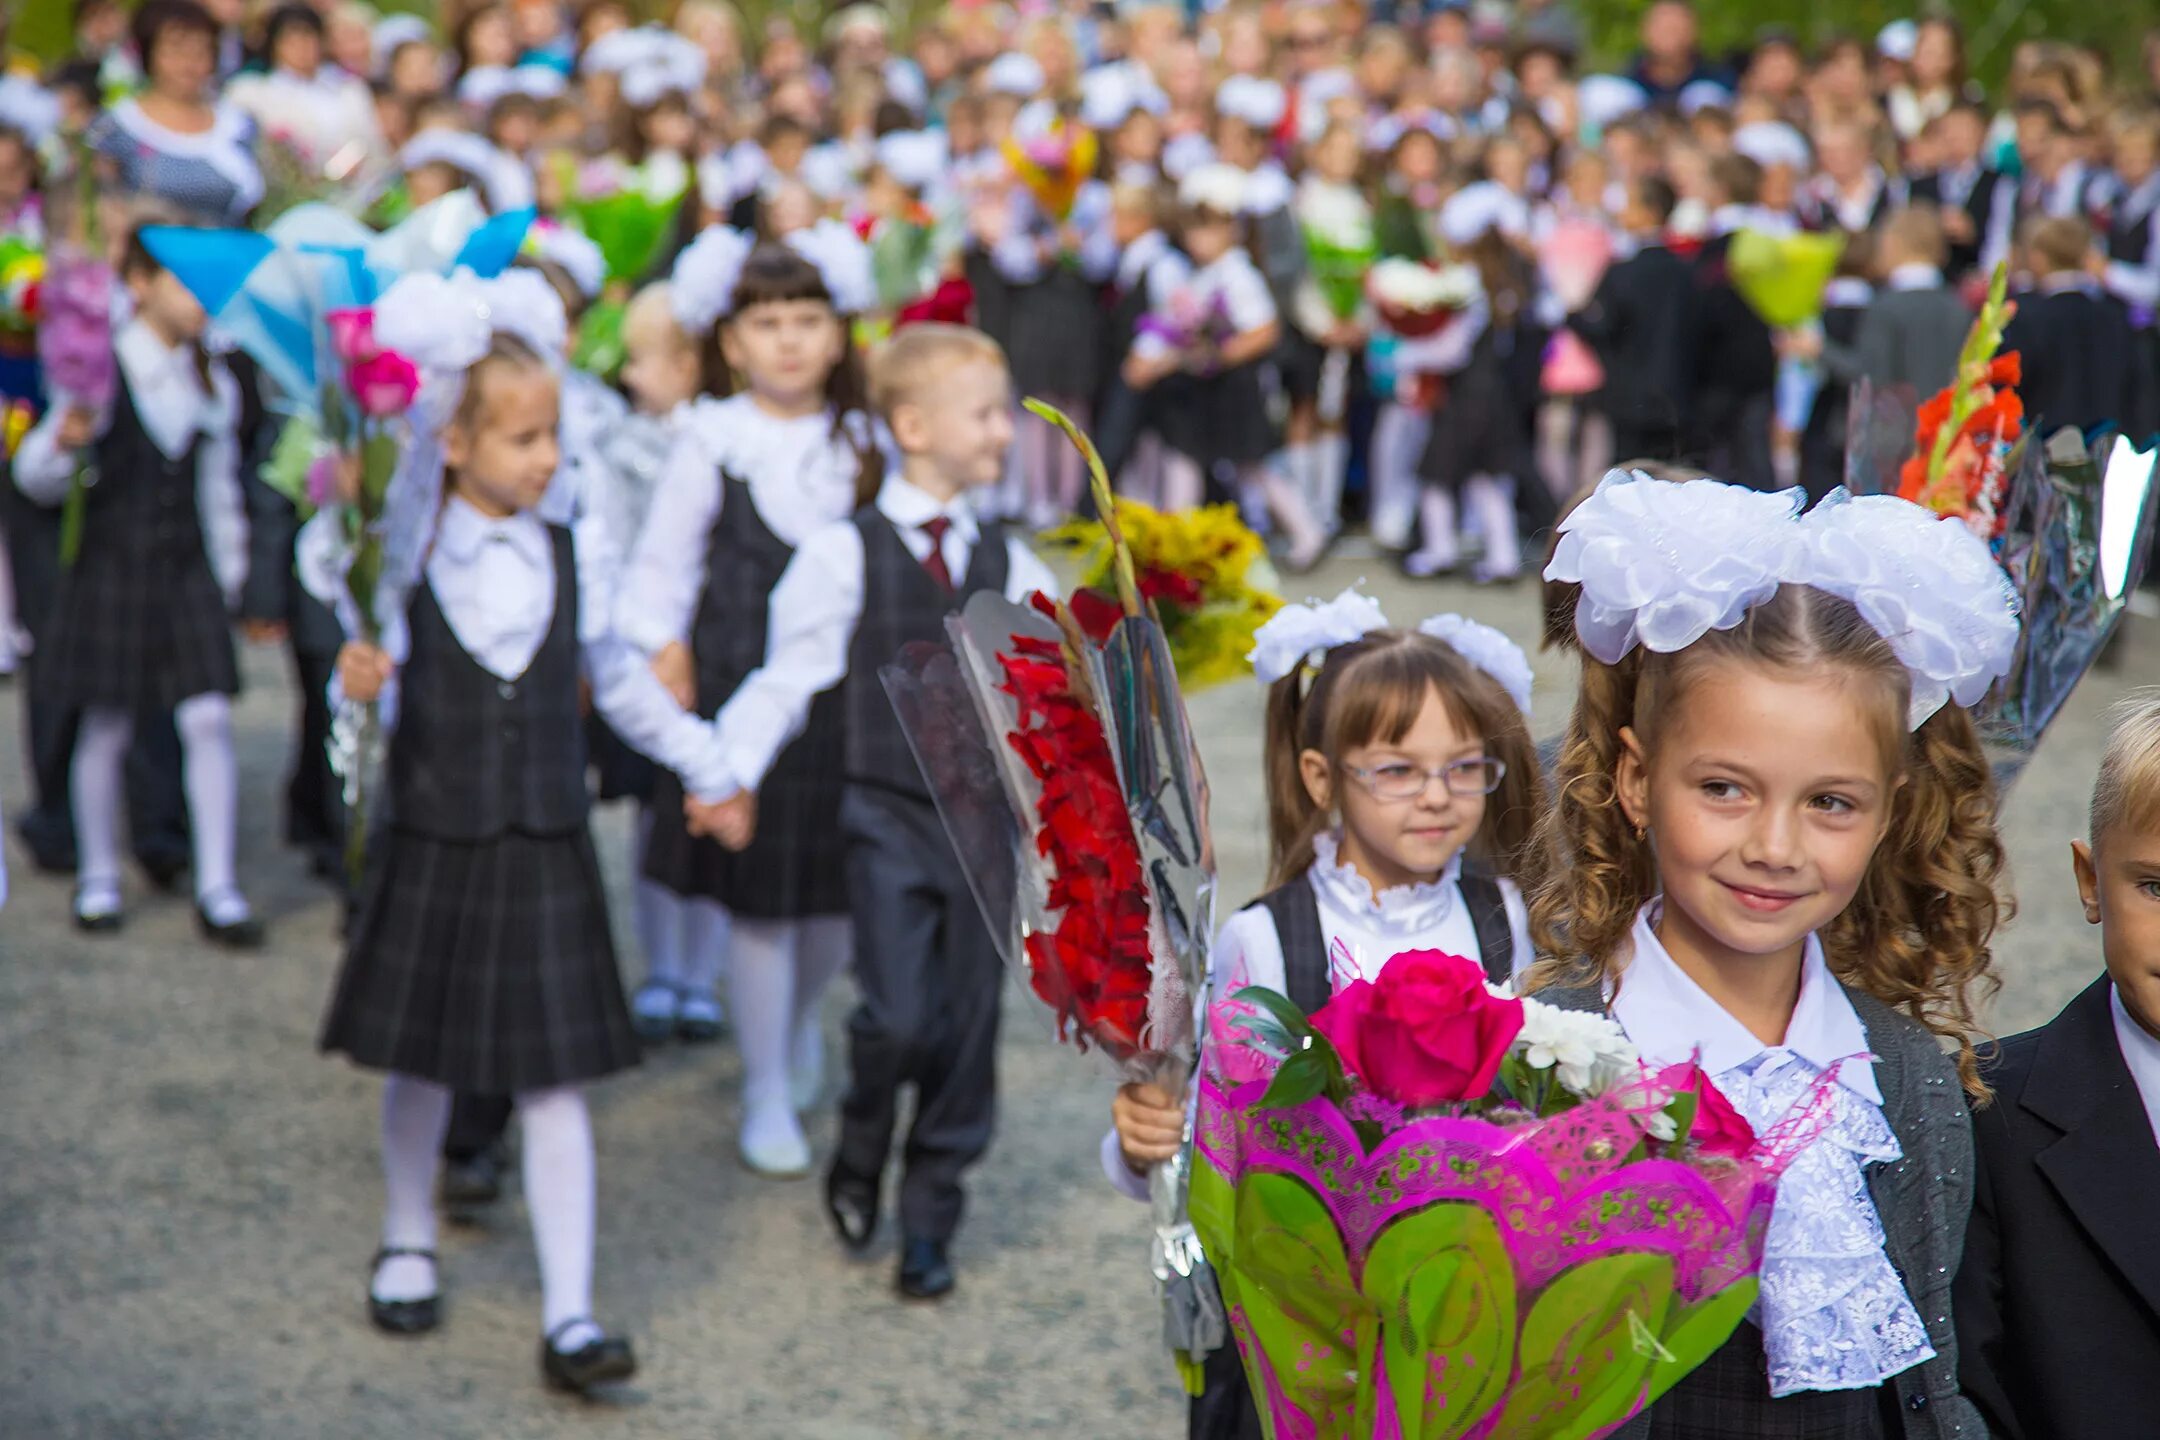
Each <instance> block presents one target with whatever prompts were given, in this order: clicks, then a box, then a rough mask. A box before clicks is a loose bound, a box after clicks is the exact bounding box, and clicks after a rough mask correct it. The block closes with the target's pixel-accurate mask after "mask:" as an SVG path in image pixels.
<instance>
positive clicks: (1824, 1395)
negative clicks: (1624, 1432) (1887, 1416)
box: [1650, 1320, 1888, 1440]
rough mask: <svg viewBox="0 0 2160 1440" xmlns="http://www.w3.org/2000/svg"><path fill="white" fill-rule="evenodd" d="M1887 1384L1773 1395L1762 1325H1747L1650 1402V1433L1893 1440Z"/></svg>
mask: <svg viewBox="0 0 2160 1440" xmlns="http://www.w3.org/2000/svg"><path fill="white" fill-rule="evenodd" d="M1883 1404H1884V1400H1883V1391H1882V1389H1881V1388H1880V1387H1878V1388H1876V1389H1873V1390H1825V1391H1804V1392H1802V1393H1800V1394H1798V1395H1788V1396H1786V1397H1785V1398H1784V1399H1782V1400H1773V1399H1771V1398H1770V1371H1769V1365H1768V1363H1767V1362H1766V1361H1765V1360H1764V1358H1763V1342H1762V1331H1761V1330H1759V1329H1757V1328H1756V1326H1755V1324H1754V1322H1753V1321H1748V1320H1743V1321H1742V1322H1741V1323H1740V1328H1739V1329H1737V1330H1735V1331H1733V1334H1732V1338H1731V1339H1730V1340H1727V1341H1726V1342H1725V1343H1724V1344H1723V1345H1721V1346H1719V1347H1718V1348H1717V1349H1716V1350H1715V1351H1713V1352H1712V1353H1711V1356H1710V1358H1709V1359H1708V1360H1705V1361H1704V1362H1703V1363H1702V1364H1701V1365H1700V1366H1698V1367H1696V1368H1695V1369H1694V1370H1692V1371H1690V1372H1688V1374H1687V1375H1686V1376H1685V1377H1684V1378H1683V1379H1682V1380H1681V1381H1680V1383H1679V1384H1677V1385H1675V1386H1673V1388H1672V1389H1671V1390H1669V1391H1667V1392H1666V1393H1665V1396H1664V1398H1662V1399H1660V1400H1659V1401H1658V1402H1657V1404H1655V1405H1653V1406H1651V1407H1650V1440H1735V1437H1743V1436H1744V1437H1746V1440H1885V1436H1886V1435H1887V1434H1888V1432H1887V1430H1886V1429H1885V1428H1884V1422H1883Z"/></svg>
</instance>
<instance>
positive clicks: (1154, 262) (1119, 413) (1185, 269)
mask: <svg viewBox="0 0 2160 1440" xmlns="http://www.w3.org/2000/svg"><path fill="white" fill-rule="evenodd" d="M1191 268H1192V265H1191V262H1190V261H1188V260H1186V258H1185V256H1184V254H1183V252H1182V251H1180V250H1179V249H1178V248H1177V247H1176V246H1175V245H1172V244H1171V243H1170V237H1169V236H1167V235H1165V234H1163V232H1162V231H1160V230H1150V231H1148V232H1147V233H1146V234H1145V235H1142V236H1140V237H1139V238H1138V239H1136V240H1134V241H1133V243H1132V244H1130V245H1128V246H1126V247H1125V249H1124V251H1123V252H1122V253H1121V254H1120V255H1119V256H1118V262H1117V269H1116V270H1115V271H1114V272H1113V273H1112V276H1111V281H1110V310H1109V314H1108V316H1107V317H1106V318H1105V320H1104V323H1103V354H1102V360H1101V362H1100V371H1101V374H1102V377H1103V380H1102V390H1101V395H1100V398H1099V399H1098V400H1097V402H1096V406H1095V417H1096V418H1095V448H1096V450H1097V451H1098V452H1099V453H1100V454H1101V456H1102V461H1103V469H1104V471H1105V472H1106V473H1107V474H1109V475H1110V477H1111V478H1112V479H1113V480H1115V479H1116V478H1117V477H1118V476H1119V475H1120V474H1121V473H1122V472H1123V471H1124V469H1125V466H1126V464H1127V462H1129V461H1130V460H1131V459H1132V456H1133V452H1134V450H1135V449H1136V448H1137V447H1138V445H1139V443H1140V439H1141V437H1142V435H1143V434H1145V433H1146V432H1147V431H1148V430H1150V429H1151V428H1157V427H1156V425H1155V420H1154V417H1153V416H1152V414H1151V413H1150V411H1151V407H1150V405H1149V404H1148V397H1146V396H1144V395H1142V394H1141V393H1140V392H1138V391H1136V390H1134V389H1133V388H1132V387H1131V386H1130V385H1127V384H1126V383H1125V375H1124V367H1125V357H1126V356H1127V355H1129V354H1131V353H1132V347H1133V340H1134V338H1135V336H1136V334H1137V333H1138V330H1139V326H1140V320H1141V317H1142V316H1144V315H1146V314H1147V313H1148V312H1149V311H1150V310H1154V309H1160V308H1162V307H1164V306H1167V305H1168V304H1169V297H1170V293H1171V292H1172V291H1173V290H1174V289H1175V288H1176V287H1177V286H1178V285H1179V284H1181V283H1183V281H1184V280H1185V277H1186V275H1187V274H1188V273H1189V272H1190V270H1191Z"/></svg>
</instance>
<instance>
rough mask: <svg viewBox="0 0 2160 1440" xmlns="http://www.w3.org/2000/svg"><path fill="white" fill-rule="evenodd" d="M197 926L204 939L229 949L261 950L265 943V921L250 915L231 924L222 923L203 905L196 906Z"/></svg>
mask: <svg viewBox="0 0 2160 1440" xmlns="http://www.w3.org/2000/svg"><path fill="white" fill-rule="evenodd" d="M195 928H197V929H198V930H200V931H202V934H203V939H205V940H208V941H209V942H210V943H211V944H213V945H222V946H224V947H225V948H226V949H227V950H260V949H262V945H263V923H262V921H260V920H257V919H256V918H255V917H254V916H252V915H250V916H248V917H247V918H246V919H244V920H235V921H233V922H232V924H230V925H220V924H218V923H217V921H215V920H212V919H211V918H210V913H209V912H208V911H207V910H205V909H203V908H202V906H200V905H197V906H196V907H195Z"/></svg>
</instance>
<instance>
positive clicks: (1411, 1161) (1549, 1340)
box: [1192, 950, 1835, 1440]
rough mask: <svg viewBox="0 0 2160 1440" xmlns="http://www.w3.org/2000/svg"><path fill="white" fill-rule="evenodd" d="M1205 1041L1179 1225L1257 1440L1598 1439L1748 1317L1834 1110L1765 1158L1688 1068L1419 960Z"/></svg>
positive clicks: (1229, 1013)
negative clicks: (1215, 1293) (1215, 1291)
mask: <svg viewBox="0 0 2160 1440" xmlns="http://www.w3.org/2000/svg"><path fill="white" fill-rule="evenodd" d="M1210 1026H1211V1030H1212V1031H1213V1032H1214V1033H1213V1035H1212V1036H1211V1040H1210V1043H1209V1046H1208V1050H1207V1055H1208V1065H1207V1073H1206V1074H1204V1075H1203V1077H1202V1079H1201V1084H1200V1105H1199V1115H1198V1120H1197V1123H1196V1141H1197V1147H1198V1156H1197V1159H1196V1162H1195V1166H1194V1171H1193V1178H1192V1215H1193V1221H1194V1223H1195V1225H1196V1226H1197V1227H1198V1229H1199V1233H1200V1236H1201V1238H1202V1240H1203V1241H1204V1242H1205V1244H1206V1248H1207V1253H1208V1255H1209V1256H1210V1257H1211V1258H1212V1260H1213V1264H1214V1269H1215V1274H1216V1275H1217V1277H1218V1278H1219V1281H1220V1284H1221V1287H1222V1295H1223V1301H1224V1304H1225V1306H1226V1309H1227V1312H1228V1315H1229V1318H1230V1325H1231V1329H1232V1331H1233V1332H1234V1333H1235V1335H1236V1337H1237V1344H1238V1349H1239V1352H1240V1355H1241V1358H1242V1359H1243V1361H1244V1365H1245V1372H1246V1376H1247V1379H1248V1380H1249V1382H1250V1383H1251V1385H1252V1387H1253V1393H1254V1396H1255V1398H1256V1400H1257V1401H1258V1402H1259V1406H1260V1410H1261V1413H1262V1415H1263V1416H1264V1417H1265V1419H1266V1422H1267V1425H1268V1430H1269V1433H1270V1434H1272V1435H1275V1436H1277V1437H1283V1436H1293V1435H1294V1436H1301V1437H1311V1440H1365V1437H1373V1440H1411V1437H1421V1440H1444V1437H1471V1436H1475V1437H1479V1440H1516V1437H1519V1440H1532V1437H1537V1440H1591V1437H1596V1436H1603V1435H1608V1434H1610V1433H1611V1432H1612V1431H1613V1430H1614V1429H1616V1428H1617V1427H1618V1426H1619V1425H1621V1424H1622V1423H1624V1422H1625V1421H1626V1420H1627V1419H1628V1418H1629V1417H1630V1416H1632V1415H1634V1414H1636V1413H1637V1412H1638V1411H1640V1410H1641V1409H1643V1408H1644V1407H1645V1406H1647V1405H1648V1404H1649V1403H1650V1402H1651V1401H1653V1400H1655V1399H1656V1398H1657V1397H1658V1396H1659V1395H1660V1394H1662V1393H1663V1392H1664V1391H1665V1390H1667V1389H1668V1388H1670V1387H1671V1386H1672V1385H1673V1384H1674V1383H1675V1382H1676V1381H1677V1380H1679V1379H1680V1377H1681V1376H1683V1375H1685V1374H1686V1373H1687V1372H1688V1371H1689V1370H1690V1369H1692V1368H1694V1366H1696V1365H1697V1364H1699V1363H1700V1362H1701V1361H1703V1360H1704V1359H1705V1358H1707V1357H1708V1356H1709V1355H1710V1353H1711V1352H1712V1351H1713V1350H1715V1349H1716V1348H1717V1347H1718V1346H1719V1345H1721V1344H1723V1343H1724V1341H1725V1339H1726V1338H1727V1337H1728V1336H1729V1335H1730V1334H1731V1333H1732V1331H1733V1328H1734V1327H1735V1326H1736V1325H1738V1324H1739V1322H1740V1320H1741V1318H1742V1317H1743V1316H1744V1315H1745V1314H1746V1313H1747V1311H1748V1308H1749V1306H1750V1305H1751V1304H1752V1303H1753V1302H1754V1298H1755V1290H1756V1278H1755V1277H1756V1272H1757V1269H1758V1267H1759V1266H1760V1264H1761V1260H1762V1243H1763V1235H1764V1230H1765V1227H1766V1226H1767V1224H1768V1220H1769V1215H1770V1207H1771V1201H1772V1199H1773V1197H1774V1180H1775V1177H1776V1176H1777V1174H1778V1173H1779V1172H1780V1171H1781V1170H1782V1169H1783V1167H1784V1166H1785V1164H1786V1163H1788V1162H1789V1161H1790V1160H1791V1159H1792V1158H1793V1157H1794V1156H1795V1155H1797V1154H1798V1153H1799V1151H1800V1150H1801V1149H1802V1148H1804V1147H1805V1146H1806V1145H1807V1144H1808V1143H1809V1142H1810V1141H1811V1140H1812V1139H1813V1138H1814V1137H1815V1135H1816V1134H1818V1133H1819V1132H1820V1129H1821V1126H1822V1124H1823V1118H1822V1117H1823V1116H1824V1115H1825V1114H1826V1113H1827V1111H1826V1109H1825V1106H1826V1104H1827V1088H1828V1086H1827V1083H1826V1084H1824V1085H1821V1086H1818V1088H1817V1089H1816V1091H1815V1092H1813V1094H1811V1096H1810V1097H1809V1098H1808V1099H1806V1100H1804V1101H1803V1102H1802V1103H1801V1104H1800V1105H1799V1106H1797V1107H1796V1108H1795V1110H1794V1112H1793V1113H1792V1114H1791V1115H1789V1116H1787V1117H1786V1118H1785V1119H1783V1120H1782V1121H1780V1122H1779V1124H1778V1125H1777V1126H1776V1127H1775V1129H1774V1130H1773V1131H1771V1132H1770V1133H1768V1134H1765V1135H1761V1136H1758V1135H1756V1134H1755V1133H1754V1131H1753V1130H1752V1129H1751V1128H1750V1127H1749V1125H1748V1123H1747V1122H1746V1120H1744V1119H1743V1118H1741V1116H1740V1115H1739V1113H1738V1112H1737V1111H1736V1110H1735V1109H1734V1108H1733V1107H1732V1105H1731V1104H1729V1103H1728V1102H1727V1101H1726V1099H1725V1097H1724V1096H1723V1095H1721V1094H1720V1093H1719V1092H1718V1090H1717V1087H1716V1086H1715V1085H1714V1084H1712V1083H1711V1082H1710V1080H1709V1078H1708V1077H1707V1076H1705V1075H1704V1074H1703V1073H1702V1071H1701V1070H1700V1069H1699V1068H1698V1067H1696V1066H1695V1065H1692V1064H1683V1065H1676V1066H1671V1067H1669V1068H1666V1069H1663V1070H1653V1069H1651V1068H1649V1067H1648V1066H1646V1065H1645V1064H1644V1063H1643V1062H1642V1060H1641V1059H1640V1058H1639V1057H1638V1055H1637V1054H1636V1052H1635V1049H1634V1047H1633V1046H1632V1045H1631V1044H1630V1043H1629V1042H1628V1039H1627V1036H1626V1035H1625V1034H1624V1033H1623V1032H1622V1031H1621V1029H1620V1027H1619V1025H1618V1024H1616V1023H1615V1022H1614V1021H1612V1020H1611V1019H1609V1018H1607V1017H1606V1016H1603V1015H1600V1014H1594V1013H1588V1012H1581V1011H1573V1010H1564V1009H1560V1008H1558V1007H1556V1006H1552V1005H1548V1004H1545V1003H1543V1002H1541V1001H1539V1000H1536V999H1534V998H1533V999H1519V998H1517V997H1515V996H1513V995H1510V994H1508V993H1506V992H1505V991H1502V990H1499V989H1496V988H1492V987H1489V986H1488V985H1487V984H1486V982H1485V977H1484V973H1483V971H1482V969H1481V968H1480V967H1479V966H1478V965H1477V964H1476V963H1475V962H1473V961H1470V960H1465V959H1462V958H1461V957H1459V956H1454V955H1447V954H1443V953H1441V952H1439V951H1432V950H1425V951H1413V952H1410V953H1407V954H1402V955H1397V956H1395V957H1394V958H1393V959H1391V960H1390V961H1389V962H1388V963H1387V965H1386V966H1385V967H1384V968H1383V969H1382V970H1381V971H1380V972H1379V978H1378V979H1376V980H1371V981H1366V980H1358V981H1353V982H1352V983H1350V984H1348V985H1346V986H1344V987H1343V988H1341V989H1340V990H1338V991H1337V992H1336V993H1335V996H1334V998H1333V999H1332V1000H1330V1001H1329V1002H1328V1004H1327V1005H1326V1006H1324V1007H1323V1008H1322V1009H1320V1010H1319V1011H1318V1012H1317V1013H1315V1014H1313V1015H1312V1016H1310V1017H1307V1016H1306V1015H1304V1014H1303V1013H1301V1012H1300V1011H1299V1010H1298V1009H1297V1007H1296V1006H1294V1005H1292V1004H1291V1003H1290V1002H1289V1001H1288V1000H1286V999H1284V998H1283V997H1282V996H1281V995H1278V994H1276V993H1274V992H1272V991H1268V990H1261V989H1246V990H1242V991H1240V992H1239V993H1238V994H1237V995H1236V996H1234V997H1233V998H1232V999H1230V1000H1229V1001H1227V1002H1225V1003H1224V1004H1222V1005H1218V1006H1216V1007H1215V1009H1214V1011H1213V1012H1212V1014H1211V1018H1210ZM1834 1074H1835V1072H1834V1071H1833V1072H1832V1077H1834Z"/></svg>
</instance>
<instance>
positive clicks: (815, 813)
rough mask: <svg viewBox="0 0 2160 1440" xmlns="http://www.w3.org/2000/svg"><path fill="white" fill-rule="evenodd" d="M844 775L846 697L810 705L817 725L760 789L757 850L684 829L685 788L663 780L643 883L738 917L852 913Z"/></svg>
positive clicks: (666, 776) (830, 695)
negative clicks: (842, 807)
mask: <svg viewBox="0 0 2160 1440" xmlns="http://www.w3.org/2000/svg"><path fill="white" fill-rule="evenodd" d="M845 769H846V758H845V754H844V742H843V739H842V735H841V717H840V692H839V691H837V690H829V691H827V692H826V693H825V694H823V695H820V696H819V697H818V698H817V699H816V700H815V701H813V702H812V704H811V707H810V720H809V723H808V724H807V725H805V726H804V728H803V733H802V734H801V735H798V736H797V737H796V738H795V739H794V741H793V742H791V743H790V744H789V745H788V747H787V748H786V749H785V750H782V751H781V752H780V758H779V759H778V760H776V761H775V762H774V763H773V768H772V773H771V774H770V775H767V776H766V777H765V783H764V784H763V785H761V786H759V787H758V813H757V830H756V832H755V836H754V838H753V839H752V840H751V842H750V845H749V848H747V849H745V850H741V851H735V850H729V849H727V848H726V847H725V846H723V845H721V844H720V843H719V842H718V841H716V840H713V839H710V838H708V837H706V836H703V835H692V834H691V833H690V832H689V830H688V828H686V827H685V825H684V823H683V789H682V782H681V780H679V779H678V778H677V777H676V776H675V775H674V774H673V773H672V772H669V771H665V770H663V771H660V772H659V773H658V775H657V776H656V777H655V779H654V782H653V802H652V803H653V824H652V837H651V839H650V840H649V841H648V842H647V843H646V848H645V874H646V876H647V877H648V878H649V879H652V880H655V881H657V882H659V883H660V884H661V885H663V886H665V887H666V888H667V889H669V890H672V891H674V892H675V893H676V894H677V895H682V896H685V897H688V898H692V899H704V900H714V901H717V902H719V903H720V904H721V905H724V906H726V907H727V910H728V912H729V913H730V914H734V915H748V916H753V917H755V918H757V919H760V920H801V919H807V918H809V917H811V916H816V915H845V914H847V913H848V893H847V873H846V867H845V860H846V854H847V847H846V845H845V843H844V842H843V841H842V838H841V835H840V792H841V789H842V782H841V774H842V772H843V771H844V770H845Z"/></svg>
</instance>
